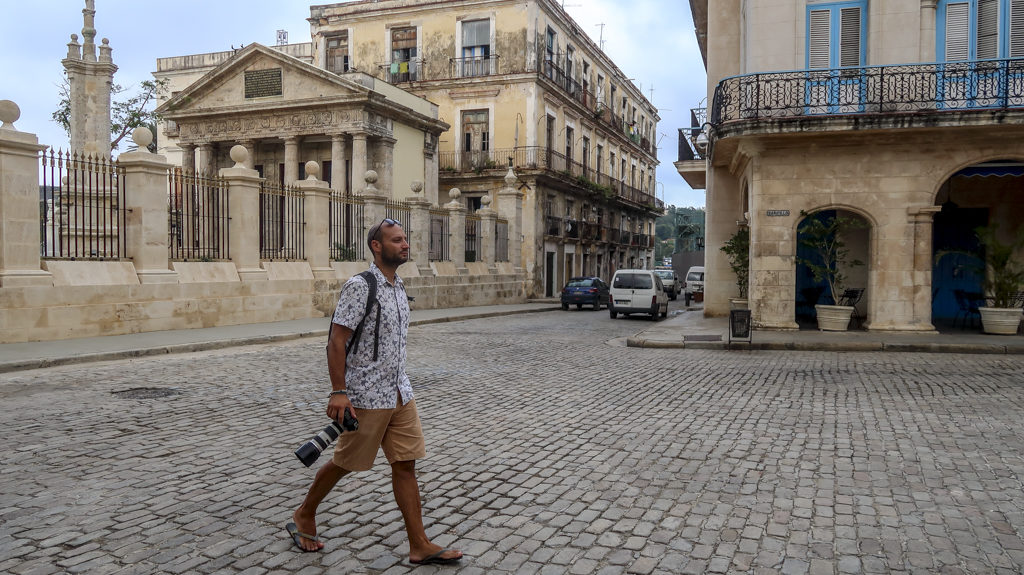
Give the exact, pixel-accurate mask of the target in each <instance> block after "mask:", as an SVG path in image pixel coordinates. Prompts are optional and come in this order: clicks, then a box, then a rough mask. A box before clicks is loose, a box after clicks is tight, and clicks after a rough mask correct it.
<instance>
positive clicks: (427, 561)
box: [409, 549, 462, 565]
mask: <svg viewBox="0 0 1024 575" xmlns="http://www.w3.org/2000/svg"><path fill="white" fill-rule="evenodd" d="M446 551H451V549H442V550H440V551H438V552H437V553H434V554H433V555H428V556H426V557H424V558H423V559H420V560H419V561H413V560H412V559H410V560H409V563H412V564H413V565H452V564H454V563H458V562H459V561H462V557H461V556H459V557H449V558H447V559H445V558H442V557H441V555H444V554H445V552H446Z"/></svg>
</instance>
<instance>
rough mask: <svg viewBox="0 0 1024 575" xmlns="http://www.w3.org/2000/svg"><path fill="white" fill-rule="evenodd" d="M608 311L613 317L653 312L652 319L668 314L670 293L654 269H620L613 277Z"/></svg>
mask: <svg viewBox="0 0 1024 575" xmlns="http://www.w3.org/2000/svg"><path fill="white" fill-rule="evenodd" d="M608 312H609V314H610V315H611V317H612V319H615V316H616V315H618V314H620V313H621V314H622V315H629V314H632V313H648V314H651V320H656V319H658V315H659V314H661V317H666V316H667V315H668V295H666V294H665V285H664V284H663V283H661V277H660V276H658V274H656V273H654V270H619V271H617V272H615V275H614V276H613V277H612V287H611V297H610V299H609V300H608Z"/></svg>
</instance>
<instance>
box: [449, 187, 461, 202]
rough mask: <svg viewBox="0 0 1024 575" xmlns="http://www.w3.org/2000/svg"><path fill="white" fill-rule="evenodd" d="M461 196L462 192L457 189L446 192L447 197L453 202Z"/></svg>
mask: <svg viewBox="0 0 1024 575" xmlns="http://www.w3.org/2000/svg"><path fill="white" fill-rule="evenodd" d="M461 195H462V192H461V191H459V189H458V188H452V189H451V190H449V191H448V197H449V198H451V199H453V200H457V199H459V196H461Z"/></svg>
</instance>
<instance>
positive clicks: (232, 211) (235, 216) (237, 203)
mask: <svg viewBox="0 0 1024 575" xmlns="http://www.w3.org/2000/svg"><path fill="white" fill-rule="evenodd" d="M231 159H232V160H234V162H235V165H234V167H231V168H222V169H221V170H220V176H221V177H222V178H224V179H226V180H227V183H228V196H229V198H230V201H229V202H228V214H229V215H230V217H231V222H230V230H229V232H228V240H229V241H230V242H231V261H233V262H235V268H236V269H237V271H238V277H239V279H241V280H242V281H243V282H248V281H261V280H266V279H267V271H266V270H264V269H262V268H260V181H261V178H260V175H259V172H257V171H256V170H250V169H249V168H246V167H245V161H246V160H248V152H246V151H245V148H244V147H242V146H235V147H233V148H231Z"/></svg>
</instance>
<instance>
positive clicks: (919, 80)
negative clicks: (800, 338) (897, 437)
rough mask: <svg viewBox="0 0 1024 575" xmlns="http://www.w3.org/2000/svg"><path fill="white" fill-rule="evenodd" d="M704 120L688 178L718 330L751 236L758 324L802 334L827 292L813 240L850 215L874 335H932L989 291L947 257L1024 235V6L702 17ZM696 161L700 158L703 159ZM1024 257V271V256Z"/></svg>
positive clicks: (852, 271)
mask: <svg viewBox="0 0 1024 575" xmlns="http://www.w3.org/2000/svg"><path fill="white" fill-rule="evenodd" d="M690 7H691V9H692V12H693V15H694V23H695V25H696V32H697V40H698V43H699V45H700V48H701V53H702V55H703V56H704V63H705V67H706V69H707V73H708V74H707V75H708V99H707V101H708V102H709V106H708V108H707V115H706V117H705V116H704V115H703V110H698V112H697V113H695V114H694V116H695V118H696V121H695V124H696V125H695V126H693V127H692V128H691V129H687V130H685V131H683V132H682V133H681V137H680V158H679V162H678V163H677V164H676V167H677V168H678V170H679V172H680V173H681V175H682V176H683V177H684V178H685V179H686V180H687V182H689V183H690V184H691V186H693V187H695V188H705V187H706V189H707V213H708V218H707V245H708V251H707V265H706V268H707V276H706V279H707V283H706V286H705V293H706V300H705V305H706V313H707V314H708V315H721V314H724V313H726V311H727V310H728V308H729V301H728V299H729V297H730V296H732V295H735V293H736V286H735V283H734V282H735V280H734V277H733V274H732V272H731V270H730V268H729V265H728V262H727V259H726V256H725V254H723V253H722V252H720V251H719V249H718V248H719V247H720V246H722V245H723V243H724V242H725V241H726V240H727V239H728V238H730V236H732V235H733V233H734V232H735V231H736V230H737V228H738V226H744V225H749V226H750V232H751V233H750V272H751V273H750V295H749V305H750V308H751V311H752V316H753V320H754V322H755V323H756V324H757V325H760V326H763V327H768V328H794V327H797V325H798V323H797V321H796V319H797V317H798V316H799V315H801V314H802V313H809V314H810V313H813V306H814V304H815V303H818V301H819V298H820V297H823V296H824V295H825V294H823V293H822V286H821V285H820V282H815V281H814V279H813V278H812V277H811V274H810V273H809V272H808V267H807V266H806V265H804V264H802V263H801V259H802V258H803V257H805V256H807V254H806V253H805V252H804V251H803V250H804V249H805V248H804V247H802V246H801V243H800V241H799V239H800V237H801V222H803V221H804V220H805V219H806V216H805V214H807V215H814V214H827V215H831V214H838V215H840V216H846V217H848V218H850V219H853V220H859V221H860V222H861V223H862V224H863V227H862V228H860V229H856V230H853V231H851V232H849V233H847V234H846V237H845V239H846V244H847V246H848V247H849V249H850V251H851V253H850V255H851V259H853V258H856V259H859V260H861V261H863V262H864V264H865V265H864V266H858V267H851V268H849V269H847V270H845V271H846V272H847V275H848V278H847V287H849V288H858V289H864V290H865V292H864V298H863V299H862V300H861V302H860V303H859V306H858V312H859V313H860V314H866V322H865V325H867V326H868V328H869V329H875V330H893V331H922V330H925V331H926V330H932V329H933V321H935V320H937V319H942V318H956V317H957V315H958V314H959V313H962V312H963V311H964V310H963V309H962V305H963V303H964V302H963V298H962V297H961V298H959V303H958V298H957V295H958V294H960V295H963V294H965V293H970V292H978V291H980V287H981V276H980V275H977V274H972V273H968V271H969V270H968V269H967V265H965V263H964V261H962V260H957V259H956V258H936V257H935V256H936V254H937V253H941V252H944V251H949V250H973V249H976V248H977V247H978V244H977V241H976V239H975V238H974V233H973V230H974V229H975V228H976V227H978V226H982V225H985V224H996V225H998V226H999V229H1000V233H1001V234H1004V236H1006V235H1009V233H1010V231H1011V230H1012V229H1013V228H1016V227H1018V226H1020V225H1021V222H1022V220H1024V217H1022V216H1024V2H1021V1H1019V0H929V1H922V0H844V1H833V0H829V1H816V0H777V1H773V2H752V1H748V0H714V1H709V0H691V1H690ZM692 144H696V145H692ZM1022 256H1024V254H1017V257H1018V258H1019V257H1022Z"/></svg>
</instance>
